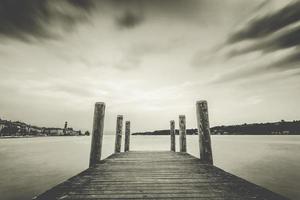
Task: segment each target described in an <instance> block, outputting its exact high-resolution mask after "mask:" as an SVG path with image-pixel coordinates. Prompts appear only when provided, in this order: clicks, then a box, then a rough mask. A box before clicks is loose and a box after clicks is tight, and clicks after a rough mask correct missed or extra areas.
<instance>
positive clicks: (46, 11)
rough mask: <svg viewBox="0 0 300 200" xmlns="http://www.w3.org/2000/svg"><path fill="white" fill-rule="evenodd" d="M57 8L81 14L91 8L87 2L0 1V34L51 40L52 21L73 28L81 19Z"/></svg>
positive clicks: (44, 0)
mask: <svg viewBox="0 0 300 200" xmlns="http://www.w3.org/2000/svg"><path fill="white" fill-rule="evenodd" d="M59 6H72V7H74V8H77V9H79V10H82V11H86V10H89V9H90V8H91V6H92V1H90V0H68V1H53V0H52V1H51V0H22V1H19V0H1V1H0V35H2V36H5V37H10V38H17V39H21V40H27V41H29V40H30V39H31V38H33V37H35V38H50V37H54V35H53V33H50V32H49V27H48V26H49V25H50V23H51V22H53V20H57V21H60V23H64V24H63V25H70V24H71V25H74V24H75V21H76V20H78V19H79V18H80V17H79V15H73V14H72V13H68V12H64V8H65V7H62V8H61V9H58V7H59Z"/></svg>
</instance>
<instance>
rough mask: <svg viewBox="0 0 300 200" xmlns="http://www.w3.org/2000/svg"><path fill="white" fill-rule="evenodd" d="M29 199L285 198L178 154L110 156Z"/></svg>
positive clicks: (272, 199)
mask: <svg viewBox="0 0 300 200" xmlns="http://www.w3.org/2000/svg"><path fill="white" fill-rule="evenodd" d="M35 199H39V200H50V199H69V200H70V199H87V200H89V199H91V200H92V199H93V200H95V199H208V200H210V199H211V200H221V199H228V200H231V199H233V200H242V199H243V200H250V199H256V200H285V199H286V198H284V197H282V196H280V195H278V194H275V193H273V192H271V191H269V190H267V189H264V188H262V187H260V186H257V185H255V184H252V183H250V182H248V181H246V180H244V179H241V178H239V177H237V176H234V175H232V174H230V173H227V172H225V171H223V170H221V169H219V168H217V167H215V166H213V165H210V164H206V163H205V162H203V161H201V160H200V159H198V158H195V157H193V156H191V155H189V154H187V153H183V152H177V153H175V152H172V151H165V152H134V151H129V152H125V153H118V154H113V155H111V156H110V157H108V158H106V159H105V160H102V161H100V162H98V163H97V164H96V165H94V166H93V167H90V168H89V169H87V170H85V171H83V172H82V173H80V174H78V175H77V176H74V177H72V178H70V179H69V180H67V181H65V182H63V183H61V184H59V185H57V186H55V187H54V188H52V189H50V190H48V191H46V192H45V193H43V194H41V195H39V196H38V197H36V198H35Z"/></svg>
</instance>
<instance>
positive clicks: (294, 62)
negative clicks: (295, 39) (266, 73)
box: [266, 47, 300, 71]
mask: <svg viewBox="0 0 300 200" xmlns="http://www.w3.org/2000/svg"><path fill="white" fill-rule="evenodd" d="M266 68H267V69H277V70H280V71H282V70H289V69H295V68H299V69H300V47H298V48H297V49H296V51H295V52H294V53H292V54H290V55H288V56H286V57H285V58H283V59H281V60H279V61H277V62H275V63H272V64H270V65H268V66H266Z"/></svg>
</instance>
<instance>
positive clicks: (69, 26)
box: [0, 0, 300, 131]
mask: <svg viewBox="0 0 300 200" xmlns="http://www.w3.org/2000/svg"><path fill="white" fill-rule="evenodd" d="M299 35H300V1H288V0H251V1H240V0H226V1H219V0H195V1H193V0H123V1H121V0H107V1H100V0H99V1H92V0H68V1H67V0H64V1H59V0H51V1H50V0H24V1H19V0H0V71H1V73H0V117H1V118H4V119H10V120H21V121H25V122H28V123H31V124H35V125H39V126H55V127H62V126H63V124H64V121H68V122H69V124H70V126H72V127H74V128H76V129H91V126H92V117H93V116H92V115H93V107H94V103H95V102H97V101H102V102H105V103H106V105H107V107H106V119H105V126H106V127H105V129H106V130H107V131H112V130H114V129H115V120H116V115H118V114H123V115H124V118H125V119H126V120H128V119H129V120H131V123H132V129H133V131H143V130H154V129H165V128H168V127H169V120H171V119H175V120H176V121H178V120H177V119H178V115H179V114H185V115H186V117H187V126H188V127H189V128H192V127H196V123H195V119H196V114H195V102H196V101H197V100H201V99H205V100H207V101H208V104H209V114H210V121H211V125H212V126H213V125H221V124H239V123H251V122H267V121H278V120H281V119H285V120H294V119H300V108H299V102H300V92H299V91H300V36H299Z"/></svg>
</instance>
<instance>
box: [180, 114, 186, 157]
mask: <svg viewBox="0 0 300 200" xmlns="http://www.w3.org/2000/svg"><path fill="white" fill-rule="evenodd" d="M179 145H180V152H186V125H185V115H179Z"/></svg>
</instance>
